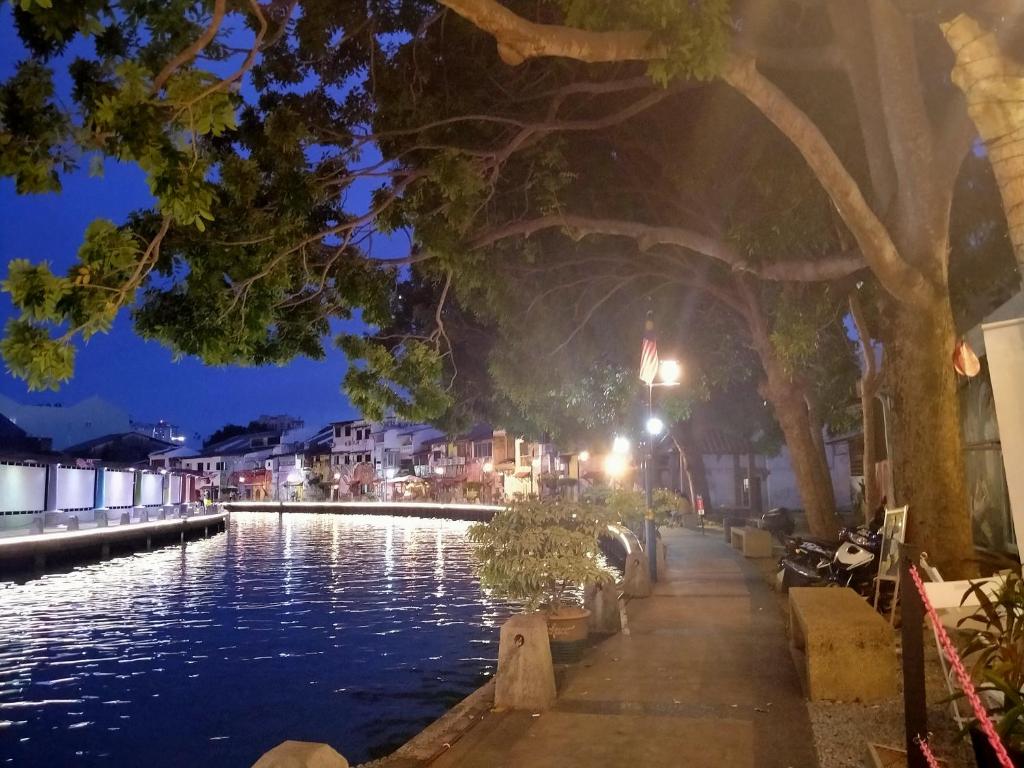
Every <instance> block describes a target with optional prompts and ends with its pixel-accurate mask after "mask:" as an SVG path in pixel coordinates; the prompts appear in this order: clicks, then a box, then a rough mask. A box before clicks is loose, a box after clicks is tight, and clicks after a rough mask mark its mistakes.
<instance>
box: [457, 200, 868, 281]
mask: <svg viewBox="0 0 1024 768" xmlns="http://www.w3.org/2000/svg"><path fill="white" fill-rule="evenodd" d="M547 229H564V230H568V233H569V236H570V237H573V238H574V239H581V238H583V237H586V236H588V235H609V236H617V237H628V238H631V239H633V240H635V241H636V242H637V244H638V245H639V247H640V250H641V251H646V250H648V249H649V248H652V247H653V246H656V245H671V246H676V247H679V248H685V249H687V250H689V251H694V252H695V253H699V254H702V255H704V256H708V257H709V258H712V259H715V260H716V261H719V262H721V263H723V264H726V265H728V266H729V267H730V268H732V269H734V270H736V271H742V272H751V273H753V274H755V275H756V276H758V277H760V278H762V279H765V280H787V281H793V282H819V281H824V280H834V279H837V278H841V277H847V276H848V275H851V274H853V273H854V272H857V271H859V270H861V269H863V268H864V267H865V262H864V260H863V259H862V258H861V256H860V253H859V252H858V251H847V252H845V253H839V254H835V255H831V256H827V257H823V258H821V259H815V260H814V261H806V262H804V261H770V262H769V263H766V264H764V265H762V266H760V267H756V266H754V265H752V264H750V263H749V262H747V261H746V260H745V259H744V258H743V256H742V255H741V254H740V253H738V252H737V251H736V249H735V248H734V247H733V246H732V245H731V244H730V243H728V242H727V241H725V240H721V239H719V238H716V237H709V236H707V235H703V234H701V233H699V232H695V231H693V230H690V229H684V228H682V227H662V226H655V225H651V224H641V223H638V222H634V221H622V220H618V219H597V218H589V217H587V216H574V215H570V214H566V215H553V216H541V217H539V218H536V219H528V220H525V221H517V222H513V223H510V224H506V225H504V226H502V227H498V228H497V229H493V230H490V231H489V232H484V233H482V234H480V235H478V236H477V237H476V238H474V239H473V240H472V241H471V243H470V245H471V247H473V248H482V247H485V246H488V245H493V244H494V243H496V242H498V241H499V240H504V239H506V238H509V237H516V236H525V237H529V236H530V235H532V234H535V233H537V232H541V231H543V230H547Z"/></svg>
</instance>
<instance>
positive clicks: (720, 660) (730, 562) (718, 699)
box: [431, 529, 818, 768]
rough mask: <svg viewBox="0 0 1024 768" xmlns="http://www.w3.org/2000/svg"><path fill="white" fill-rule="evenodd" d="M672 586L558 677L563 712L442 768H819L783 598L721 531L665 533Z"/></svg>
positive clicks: (638, 605) (467, 748) (436, 765)
mask: <svg viewBox="0 0 1024 768" xmlns="http://www.w3.org/2000/svg"><path fill="white" fill-rule="evenodd" d="M663 536H664V538H665V541H666V543H667V544H668V546H669V559H668V567H669V576H668V579H666V580H663V581H661V582H659V583H658V585H657V587H656V589H655V594H654V595H653V596H652V597H649V598H647V599H645V600H634V601H631V602H630V603H629V605H628V607H627V614H628V618H629V622H628V623H629V635H628V636H627V635H622V634H620V635H616V636H614V637H612V638H610V639H609V640H607V641H605V642H603V643H601V644H600V645H598V646H596V647H595V648H593V649H592V650H591V651H590V652H589V653H588V654H587V656H586V657H585V658H584V660H583V661H582V662H581V663H580V664H577V665H575V666H574V667H572V668H570V669H569V670H568V672H566V673H565V675H564V676H563V677H562V679H560V680H559V696H558V701H557V703H556V705H555V708H554V709H553V710H551V711H549V712H545V713H543V714H540V715H539V716H535V715H533V714H531V713H528V712H491V713H489V714H488V715H486V716H485V717H484V718H483V720H482V721H481V722H480V723H479V724H477V725H476V726H475V727H474V728H472V729H471V730H470V731H469V732H468V733H467V734H466V735H465V736H464V737H463V738H462V739H460V740H459V741H457V742H456V743H455V744H454V745H453V747H452V749H451V750H450V751H448V752H446V753H445V754H444V755H442V756H441V757H440V758H438V759H437V760H435V761H434V762H433V763H432V764H431V767H432V768H571V767H572V766H581V767H582V766H587V767H588V768H590V767H592V766H615V767H617V768H618V767H621V768H657V767H659V766H686V768H703V767H704V766H707V767H708V768H711V767H712V766H713V767H714V768H755V767H756V768H816V767H817V765H818V762H817V758H816V756H815V751H814V744H813V737H812V734H811V726H810V722H809V720H808V716H807V708H806V705H805V704H804V700H803V697H802V694H801V691H800V684H799V681H798V678H797V676H796V672H795V670H794V667H793V662H792V660H791V658H790V655H789V650H788V646H787V639H786V635H785V627H784V624H783V619H782V616H781V615H780V612H779V610H778V605H777V598H776V597H775V595H774V594H773V593H772V591H771V589H770V587H769V586H768V585H767V584H766V583H765V582H764V580H763V579H762V578H761V577H760V575H759V574H758V572H757V570H756V568H755V567H754V566H753V565H752V564H751V563H748V562H746V561H744V560H743V559H742V558H741V557H740V556H739V555H738V554H737V553H736V552H735V550H733V549H732V548H731V547H729V546H728V545H727V544H725V543H724V542H723V541H722V538H721V533H717V535H716V534H715V533H713V532H710V531H709V532H708V533H707V535H705V536H701V535H700V534H699V533H696V532H693V531H685V530H680V529H670V530H668V531H665V532H663Z"/></svg>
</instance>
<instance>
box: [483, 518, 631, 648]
mask: <svg viewBox="0 0 1024 768" xmlns="http://www.w3.org/2000/svg"><path fill="white" fill-rule="evenodd" d="M608 519H609V518H608V514H607V511H606V510H605V509H604V508H602V507H598V506H595V505H581V504H577V503H574V502H570V501H566V500H564V499H558V498H555V499H543V500H540V499H528V500H525V501H514V502H513V503H512V504H511V505H510V506H509V507H507V508H506V509H503V510H501V511H499V512H497V513H495V515H494V517H493V518H492V519H491V521H490V522H489V523H479V524H477V525H474V526H472V527H471V528H470V529H469V538H470V541H472V542H473V543H474V544H475V546H476V554H477V558H478V559H479V562H480V582H481V584H482V585H483V586H484V588H485V589H488V590H490V591H492V592H493V593H494V594H495V595H496V596H498V597H500V598H503V599H506V600H510V601H513V602H517V603H520V604H521V605H522V606H523V609H524V611H527V612H532V611H543V612H544V613H545V615H546V619H547V626H548V637H549V638H550V641H551V653H552V656H553V657H554V658H555V660H556V661H558V660H565V661H568V660H574V659H577V658H579V655H580V654H581V653H582V649H583V644H584V642H585V641H586V638H587V618H588V616H589V612H588V611H586V610H584V609H583V608H582V607H581V590H582V588H583V586H584V585H585V584H586V583H587V582H604V581H611V580H612V579H613V577H612V574H611V572H610V571H609V570H608V569H607V568H606V567H605V565H604V563H603V561H602V558H601V556H600V550H599V549H598V537H599V536H600V535H601V533H602V532H603V531H605V530H606V529H607V526H608Z"/></svg>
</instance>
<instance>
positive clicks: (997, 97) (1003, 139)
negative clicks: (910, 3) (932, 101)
mask: <svg viewBox="0 0 1024 768" xmlns="http://www.w3.org/2000/svg"><path fill="white" fill-rule="evenodd" d="M942 31H943V33H944V34H945V36H946V41H947V42H948V43H949V45H950V47H951V48H952V49H953V53H954V54H955V55H956V64H955V66H954V67H953V73H952V77H953V82H954V83H956V84H957V85H958V86H959V87H960V89H961V90H962V91H963V92H964V95H965V96H966V97H967V110H968V112H969V113H970V115H971V119H972V120H973V121H974V124H975V126H976V127H977V129H978V133H979V134H980V135H981V137H982V139H984V141H985V145H986V146H987V148H988V156H989V160H990V161H991V163H992V170H993V171H994V172H995V177H996V183H997V184H998V185H999V192H1000V194H1001V195H1002V198H1003V208H1004V209H1005V211H1006V220H1007V223H1008V224H1009V227H1010V239H1011V241H1012V242H1013V250H1014V253H1015V254H1016V256H1017V267H1018V269H1019V271H1020V273H1021V276H1022V277H1024V64H1021V63H1020V62H1019V61H1015V60H1014V59H1012V58H1010V56H1008V55H1007V54H1006V53H1004V52H1003V51H1002V50H1001V48H1000V44H999V40H998V39H997V38H996V35H995V32H993V31H991V30H987V29H985V28H984V27H982V26H981V25H980V24H979V23H978V22H977V21H975V20H974V19H972V18H971V17H970V16H968V15H966V14H961V15H959V16H957V17H956V18H955V19H953V20H952V21H951V22H948V23H946V24H943V25H942Z"/></svg>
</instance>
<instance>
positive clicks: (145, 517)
mask: <svg viewBox="0 0 1024 768" xmlns="http://www.w3.org/2000/svg"><path fill="white" fill-rule="evenodd" d="M139 522H140V523H148V522H149V510H148V509H143V510H141V511H140V512H139Z"/></svg>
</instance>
